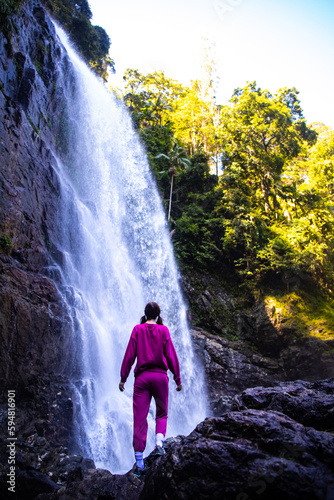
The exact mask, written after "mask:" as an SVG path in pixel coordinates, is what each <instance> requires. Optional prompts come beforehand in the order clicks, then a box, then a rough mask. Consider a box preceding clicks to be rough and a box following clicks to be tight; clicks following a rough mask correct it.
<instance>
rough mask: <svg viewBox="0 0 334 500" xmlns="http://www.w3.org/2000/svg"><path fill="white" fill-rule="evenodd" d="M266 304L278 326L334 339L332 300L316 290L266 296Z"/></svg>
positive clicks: (325, 338)
mask: <svg viewBox="0 0 334 500" xmlns="http://www.w3.org/2000/svg"><path fill="white" fill-rule="evenodd" d="M265 303H266V306H267V307H268V308H269V309H271V315H272V318H273V320H274V322H275V324H276V326H277V327H278V328H280V327H284V329H289V328H290V329H291V330H295V331H296V333H298V334H299V335H310V336H313V337H317V338H320V339H322V340H328V339H333V338H334V301H333V299H332V298H331V297H328V296H326V295H324V294H321V293H320V292H319V291H317V290H310V291H305V290H294V291H293V292H290V293H286V294H284V295H280V296H274V295H267V296H266V298H265Z"/></svg>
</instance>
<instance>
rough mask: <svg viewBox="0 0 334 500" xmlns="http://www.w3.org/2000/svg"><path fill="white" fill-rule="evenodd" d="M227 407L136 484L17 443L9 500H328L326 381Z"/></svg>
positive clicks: (330, 454)
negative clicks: (14, 474) (13, 479)
mask: <svg viewBox="0 0 334 500" xmlns="http://www.w3.org/2000/svg"><path fill="white" fill-rule="evenodd" d="M233 407H234V411H229V412H227V413H225V414H223V415H221V416H219V417H209V418H207V419H205V420H204V421H203V422H201V423H200V424H199V425H198V426H197V427H196V429H195V430H194V431H193V432H192V433H191V434H190V435H189V436H178V437H176V438H170V439H168V440H167V441H166V453H165V455H163V456H153V455H152V454H151V455H150V456H148V457H147V458H146V459H145V461H146V465H147V466H148V471H147V473H146V474H145V475H144V476H143V477H142V478H141V479H138V478H137V477H135V476H134V475H133V473H132V472H131V471H129V472H128V473H127V474H124V475H117V474H111V473H110V472H108V471H106V470H102V469H95V466H94V463H93V462H92V460H89V459H85V458H83V457H80V456H77V455H70V454H69V453H68V449H67V448H65V447H61V446H60V447H58V448H52V446H50V443H49V442H48V441H47V440H46V439H45V438H43V437H40V436H38V434H34V435H32V436H28V437H26V438H25V439H23V438H22V439H19V440H18V442H17V457H16V458H17V465H18V470H17V475H16V487H17V491H16V494H17V496H16V498H24V499H25V500H29V499H36V500H56V499H57V500H70V499H73V500H74V499H75V500H81V499H87V498H89V499H90V500H112V499H118V500H123V499H124V500H125V499H129V500H137V499H138V500H150V499H152V500H153V499H154V500H159V499H161V500H162V499H164V500H172V499H173V500H174V499H190V498H196V499H210V500H211V499H219V500H221V499H224V500H229V499H231V500H232V499H233V500H247V499H258V500H263V499H269V498H270V500H275V499H277V500H278V499H281V498H282V497H284V498H285V499H296V500H297V499H302V498H303V499H307V500H312V499H319V500H332V499H333V498H334V435H333V433H332V432H333V423H334V419H333V407H334V379H328V380H323V381H318V382H315V383H310V382H304V381H297V382H290V383H281V384H279V385H278V386H276V387H271V388H269V387H267V388H263V387H257V388H253V389H247V390H245V391H244V392H242V393H241V394H239V395H237V396H235V397H234V398H233ZM277 410H279V411H277ZM291 417H293V418H291ZM301 422H302V423H301ZM310 425H312V426H313V427H311V426H310ZM314 427H317V429H315V428H314ZM319 429H321V430H319ZM324 429H326V430H324ZM1 458H4V457H1ZM1 462H2V463H3V464H4V463H5V460H1ZM5 481H6V479H5V471H4V470H3V473H2V476H1V481H0V493H1V498H15V496H13V495H11V496H8V494H7V495H6V493H7V491H6V488H7V486H6V484H5Z"/></svg>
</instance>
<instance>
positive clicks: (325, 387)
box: [234, 378, 334, 431]
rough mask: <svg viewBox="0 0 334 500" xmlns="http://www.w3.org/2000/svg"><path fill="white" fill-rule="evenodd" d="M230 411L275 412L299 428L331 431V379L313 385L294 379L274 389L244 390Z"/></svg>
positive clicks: (333, 423)
mask: <svg viewBox="0 0 334 500" xmlns="http://www.w3.org/2000/svg"><path fill="white" fill-rule="evenodd" d="M234 408H235V409H237V410H244V409H248V408H252V409H257V410H275V411H279V412H282V413H284V414H285V415H288V416H289V417H291V418H293V419H294V420H296V421H297V422H300V423H301V424H303V425H306V426H311V427H314V428H315V429H320V430H331V431H332V430H333V429H334V379H333V378H332V379H328V380H321V381H318V382H315V383H310V382H305V381H302V380H298V381H295V382H285V383H280V384H279V385H278V386H277V387H268V388H264V387H255V388H252V389H246V390H245V391H243V392H242V393H241V394H239V395H237V396H235V398H234Z"/></svg>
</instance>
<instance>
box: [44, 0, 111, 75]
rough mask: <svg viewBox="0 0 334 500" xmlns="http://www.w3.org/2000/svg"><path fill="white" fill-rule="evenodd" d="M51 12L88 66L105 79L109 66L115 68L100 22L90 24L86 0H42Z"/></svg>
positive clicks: (90, 14)
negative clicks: (96, 24)
mask: <svg viewBox="0 0 334 500" xmlns="http://www.w3.org/2000/svg"><path fill="white" fill-rule="evenodd" d="M41 2H42V3H43V4H44V5H45V7H46V8H47V9H48V10H49V12H50V14H51V16H52V17H53V18H54V19H55V20H56V21H58V22H59V23H60V24H61V26H63V27H64V29H65V30H66V31H67V32H68V33H69V35H70V37H71V39H72V40H73V42H74V44H75V45H76V46H77V48H78V50H79V51H80V53H81V54H82V56H83V58H84V59H85V60H86V61H87V62H88V63H89V65H90V67H91V68H92V69H93V70H94V71H95V72H96V73H97V74H98V75H100V76H102V78H103V79H104V80H106V79H107V76H108V69H109V70H111V71H114V61H113V60H112V59H111V58H110V57H109V55H108V52H109V48H110V39H109V36H108V35H107V33H106V31H105V30H104V29H103V28H101V26H93V25H92V23H91V21H90V19H91V18H92V16H93V15H92V12H91V10H90V6H89V3H88V2H87V0H41Z"/></svg>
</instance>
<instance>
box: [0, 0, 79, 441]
mask: <svg viewBox="0 0 334 500" xmlns="http://www.w3.org/2000/svg"><path fill="white" fill-rule="evenodd" d="M15 24H16V30H14V31H13V34H12V38H11V40H10V42H9V41H8V40H6V38H5V37H4V36H3V35H2V34H0V113H1V115H0V167H1V168H0V338H1V343H0V357H1V363H0V388H1V391H0V394H1V398H2V402H3V403H4V404H5V402H6V399H7V398H6V390H7V389H11V390H12V389H13V390H15V391H16V394H17V405H18V407H19V408H22V412H23V408H26V412H27V413H26V415H27V418H26V419H21V420H20V421H19V423H18V425H20V426H21V431H22V432H24V428H27V426H28V427H29V426H30V431H29V432H33V431H34V432H36V431H37V430H38V432H39V433H40V435H48V437H49V438H50V439H51V441H52V439H53V438H52V434H53V435H54V441H55V442H61V443H65V442H66V441H67V440H68V431H65V430H64V428H63V429H62V431H61V432H59V427H62V426H63V427H64V426H65V427H66V425H67V426H68V430H69V428H70V420H71V411H70V410H71V400H70V399H69V398H70V396H71V391H70V389H69V383H68V380H67V379H66V376H65V375H66V374H65V369H64V368H65V367H66V366H67V364H68V358H67V356H66V354H65V353H70V345H71V343H70V340H71V325H70V320H69V318H68V315H67V311H66V307H65V305H64V303H63V301H62V298H61V295H60V294H59V291H58V289H57V286H56V284H55V282H54V281H53V279H51V274H50V265H52V263H53V257H54V255H53V248H52V243H51V241H52V240H54V239H56V238H57V235H56V234H55V233H56V232H57V207H58V202H59V197H60V188H59V180H58V177H57V174H56V170H55V165H56V161H55V158H54V157H53V154H52V152H51V151H54V150H56V148H57V138H58V137H59V136H60V135H61V132H62V127H63V121H62V116H63V114H64V107H65V103H64V99H63V91H62V87H61V81H60V79H59V73H58V69H57V68H58V65H59V64H65V65H66V59H62V54H61V50H60V47H59V44H58V43H57V40H56V34H55V29H54V26H53V24H52V22H51V20H50V19H49V18H48V16H47V15H46V13H45V11H44V9H43V8H42V7H41V5H40V3H39V2H38V1H28V2H27V3H23V6H22V10H21V12H20V15H19V16H18V17H16V18H15ZM57 393H59V396H58V397H56V394H57ZM56 400H57V401H56ZM57 408H58V410H59V411H58V410H57ZM61 413H63V415H66V419H64V418H63V417H61ZM38 418H39V419H41V420H42V421H39V423H36V425H37V427H38V429H37V427H36V426H34V425H32V426H31V425H30V424H31V422H37V420H38ZM65 420H67V421H68V424H66V422H65ZM28 421H30V423H29V422H28ZM57 426H58V430H57V429H56V428H57ZM52 429H53V430H52ZM53 431H54V432H53ZM60 435H61V437H60Z"/></svg>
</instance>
